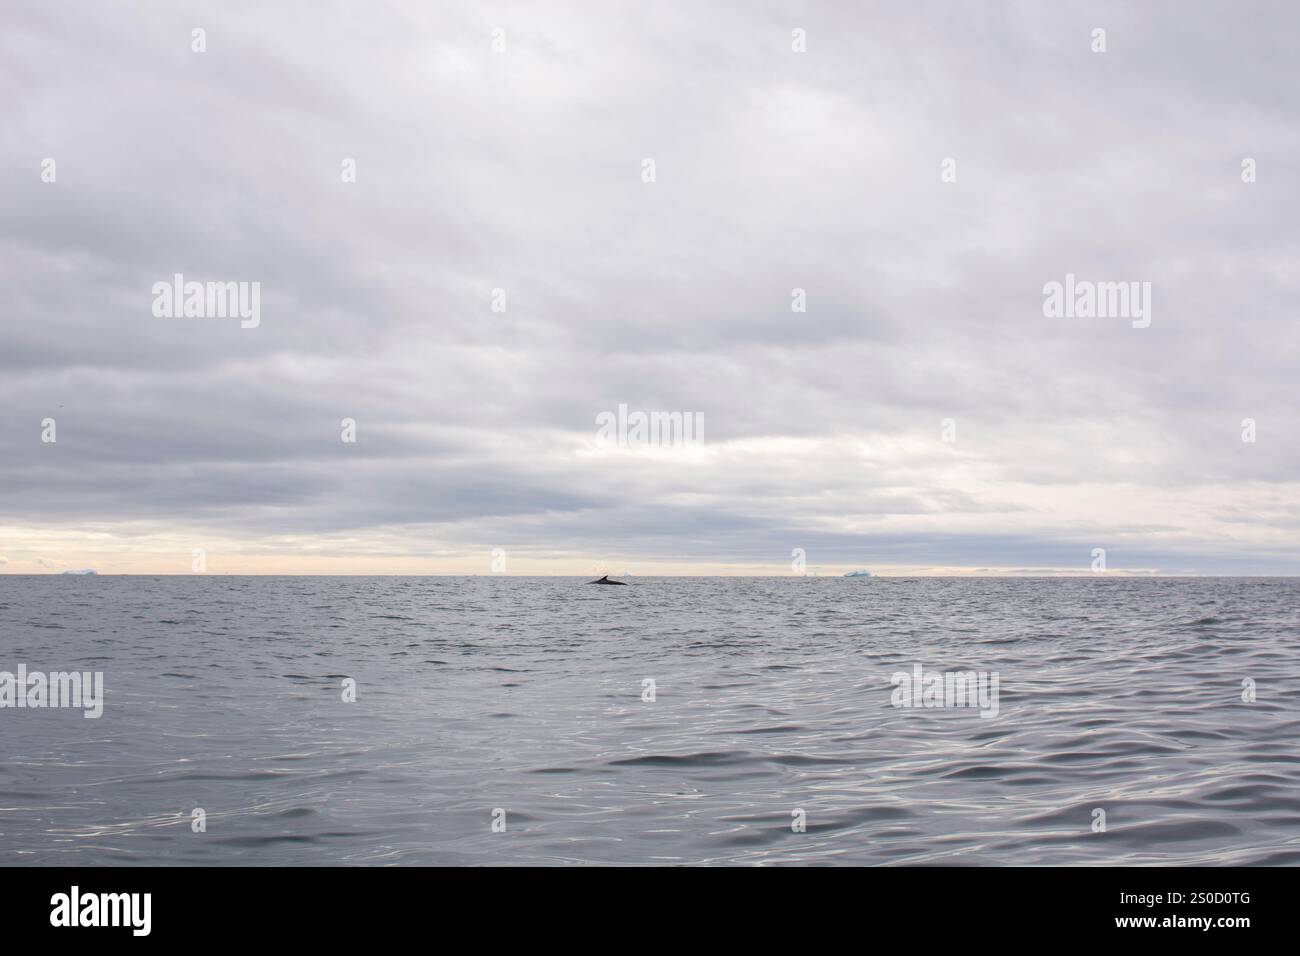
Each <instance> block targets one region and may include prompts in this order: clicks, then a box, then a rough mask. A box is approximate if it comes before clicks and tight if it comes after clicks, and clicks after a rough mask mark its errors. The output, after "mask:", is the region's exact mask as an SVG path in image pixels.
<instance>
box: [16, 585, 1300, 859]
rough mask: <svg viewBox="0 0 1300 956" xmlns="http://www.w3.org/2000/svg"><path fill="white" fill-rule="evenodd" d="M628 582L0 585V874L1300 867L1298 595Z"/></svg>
mask: <svg viewBox="0 0 1300 956" xmlns="http://www.w3.org/2000/svg"><path fill="white" fill-rule="evenodd" d="M631 580H632V585H631V586H629V587H624V588H610V587H593V586H589V585H587V584H586V583H584V582H583V581H581V580H578V579H572V578H515V577H475V578H414V577H406V578H394V577H383V578H363V577H351V578H336V577H330V578H323V577H317V578H310V577H308V578H302V577H297V578H287V577H286V578H266V577H242V578H241V577H234V578H228V577H203V576H195V577H157V578H130V577H117V578H114V577H98V578H71V577H55V576H49V577H18V576H0V670H8V671H13V670H15V669H16V667H17V666H18V665H19V664H20V663H21V664H25V665H26V666H27V668H28V670H29V671H60V670H71V669H78V670H88V671H102V672H103V674H104V689H105V690H104V692H105V702H104V712H103V716H102V717H101V718H99V719H97V720H92V719H86V718H85V717H83V715H82V713H81V712H80V711H78V710H60V709H36V710H33V709H22V710H18V709H3V710H0V756H3V760H2V761H0V863H3V864H8V865H15V864H77V865H87V864H88V865H94V864H149V863H154V864H181V865H188V864H195V865H200V864H201V865H221V864H255V865H261V864H275V865H299V864H302V865H307V864H310V865H329V864H455V865H461V864H470V865H476V864H566V863H593V864H594V863H613V864H704V863H712V864H741V865H746V864H807V863H818V864H957V865H992V866H1003V865H1033V864H1085V865H1097V864H1174V863H1176V864H1211V865H1213V864H1295V863H1298V862H1300V611H1298V608H1300V581H1297V580H1292V579H1228V578H1217V579H1216V578H1205V579H1143V580H1133V579H1122V578H1078V579H1059V580H1049V579H1000V580H999V579H952V578H948V579H940V578H874V579H843V578H793V577H792V578H788V579H782V578H730V579H727V578H634V579H631ZM918 664H919V665H922V666H923V667H924V668H925V669H926V672H929V671H931V670H939V671H950V670H962V671H969V670H974V671H980V672H988V673H989V674H990V675H991V674H993V673H996V675H997V677H998V711H997V715H996V716H995V717H982V716H980V713H979V710H978V709H972V708H969V707H944V708H927V707H918V708H905V707H896V706H894V705H893V703H892V702H891V699H892V698H893V697H894V696H895V690H896V687H895V685H894V683H892V682H891V681H892V677H893V675H894V674H895V673H897V672H900V671H901V672H908V673H911V672H913V669H914V667H915V665H918ZM345 678H350V679H352V680H355V682H356V699H355V701H351V702H346V701H344V699H343V697H344V690H343V687H344V680H345ZM647 680H653V681H654V700H653V701H649V700H644V699H643V693H644V689H645V686H646V685H645V684H644V683H643V682H644V681H647ZM1244 682H1245V683H1244ZM1250 682H1253V688H1254V697H1255V699H1254V701H1253V702H1247V701H1246V700H1243V693H1244V691H1245V688H1247V687H1249V686H1250ZM1247 696H1249V695H1247ZM196 808H201V809H202V810H203V811H204V814H205V824H206V830H205V831H203V832H195V831H194V827H193V826H192V820H193V819H194V817H193V811H194V810H195V809H196ZM498 810H500V811H504V824H505V827H504V831H503V832H498V830H499V827H498V830H494V828H493V821H494V819H496V820H498V821H499V820H501V819H502V814H500V813H494V812H495V811H498ZM1097 810H1102V811H1104V813H1105V824H1106V825H1105V831H1104V832H1094V826H1095V823H1094V821H1095V820H1097V819H1099V818H1098V817H1097V815H1096V811H1097ZM796 811H802V812H803V818H804V820H805V821H806V828H805V829H804V830H803V832H797V830H796V828H794V827H792V822H794V821H795V820H796V816H795V814H796Z"/></svg>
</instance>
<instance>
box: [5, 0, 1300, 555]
mask: <svg viewBox="0 0 1300 956" xmlns="http://www.w3.org/2000/svg"><path fill="white" fill-rule="evenodd" d="M702 6H708V7H710V8H711V9H707V10H706V9H700V8H701V7H702ZM1197 6H1198V7H1199V9H1193V8H1190V7H1189V6H1188V5H1186V4H1181V3H1175V2H1157V3H1144V4H1141V5H1140V6H1133V5H1129V4H1118V3H1117V4H1096V3H1089V4H1086V5H1085V4H1077V5H1072V4H1065V5H1061V4H1040V3H1023V4H1016V3H1009V4H969V5H954V4H951V3H948V2H940V0H928V2H921V3H916V4H897V5H893V6H891V7H889V8H888V9H884V8H881V9H874V8H873V9H866V8H863V9H848V8H846V7H845V5H843V4H835V3H824V4H814V5H805V4H798V5H783V4H768V5H763V6H762V7H754V6H752V5H747V4H710V5H701V4H690V3H676V2H671V3H666V4H655V5H652V6H650V7H646V6H644V5H634V4H576V3H575V4H547V5H544V7H539V6H538V5H536V4H524V3H519V4H498V5H492V4H483V5H474V6H472V7H471V6H469V5H458V4H426V3H414V2H413V3H409V4H385V5H379V6H376V5H357V4H345V3H310V4H308V3H290V4H277V5H275V6H274V8H271V9H265V8H263V6H262V5H253V6H248V7H234V6H232V5H229V4H217V3H212V4H195V5H184V6H179V5H166V6H163V5H158V4H135V5H132V4H123V5H111V6H109V5H104V4H98V3H91V2H84V3H68V4H54V5H51V4H45V3H37V2H19V3H17V4H16V5H11V7H10V10H9V11H8V12H7V13H6V29H5V30H4V32H3V33H0V86H2V87H3V93H4V100H5V102H6V103H7V104H9V107H10V115H9V117H8V118H7V120H6V122H5V123H4V124H3V126H0V170H2V171H3V175H4V178H5V182H6V184H7V189H6V197H5V204H4V213H3V215H0V246H2V251H3V255H0V276H3V285H4V288H5V290H6V291H7V300H6V309H5V317H4V320H3V324H2V325H0V382H2V383H3V390H4V392H3V394H4V403H3V404H4V411H3V413H2V414H0V488H2V489H3V494H2V495H0V550H3V553H4V554H5V555H6V556H7V557H8V559H9V561H8V563H7V564H6V565H4V567H5V570H6V571H9V572H13V571H24V570H26V571H32V570H39V569H41V568H43V567H47V566H55V567H64V566H67V567H81V566H97V567H100V568H101V569H102V570H115V569H116V570H137V571H177V572H183V571H186V570H188V569H189V565H190V555H191V550H192V549H193V548H202V549H204V550H205V551H206V552H207V553H208V554H209V555H211V558H210V561H211V566H212V569H214V570H288V571H294V570H305V571H313V570H350V571H363V572H364V571H382V570H398V571H464V572H487V571H488V570H489V566H490V565H489V562H490V557H489V555H490V552H491V550H492V549H493V548H502V549H505V550H506V552H507V553H508V554H509V556H510V564H509V568H510V570H511V571H520V572H522V571H532V572H543V573H544V572H547V571H555V572H575V573H585V572H586V571H587V570H588V569H589V568H591V567H595V566H597V565H599V566H603V567H608V568H610V569H632V570H643V571H645V572H647V573H648V572H652V571H668V572H689V571H691V570H702V571H737V572H743V571H778V572H779V571H786V572H788V570H789V563H790V560H791V551H792V550H793V549H795V548H803V549H805V551H806V552H807V555H808V562H809V565H810V566H811V567H814V568H824V569H826V570H834V569H839V568H842V567H848V566H866V567H873V568H896V569H900V570H902V569H914V570H931V569H953V568H964V569H1022V570H1023V569H1074V570H1078V571H1081V572H1086V571H1088V569H1089V566H1090V561H1091V552H1092V549H1093V548H1105V549H1106V550H1107V554H1108V562H1109V564H1110V566H1111V567H1112V568H1118V569H1132V570H1146V571H1151V570H1157V571H1162V572H1171V573H1174V572H1189V571H1190V572H1202V573H1297V572H1300V558H1298V557H1297V555H1298V554H1300V549H1298V548H1297V544H1298V543H1300V480H1297V476H1298V475H1300V442H1297V441H1296V436H1297V434H1300V409H1297V400H1296V394H1297V393H1296V389H1295V383H1294V377H1295V371H1296V368H1297V361H1298V360H1300V333H1298V332H1297V324H1296V322H1295V315H1294V309H1295V302H1296V299H1297V296H1296V293H1297V291H1298V290H1297V286H1298V285H1300V280H1298V279H1297V272H1296V269H1295V266H1294V263H1295V262H1296V261H1297V254H1298V253H1300V248H1298V246H1300V240H1298V239H1297V231H1296V228H1295V222H1296V214H1297V211H1298V210H1300V202H1298V200H1300V193H1298V189H1297V185H1296V176H1295V173H1294V171H1295V170H1296V169H1300V122H1297V120H1298V119H1300V117H1298V116H1297V110H1298V108H1297V106H1296V104H1295V98H1294V95H1293V94H1294V90H1296V89H1297V88H1300V64H1298V63H1297V61H1296V58H1295V57H1294V55H1293V49H1292V46H1293V44H1292V42H1291V39H1290V38H1292V37H1294V35H1295V28H1296V26H1297V20H1298V19H1300V17H1298V15H1297V14H1296V13H1295V11H1294V9H1293V8H1292V7H1291V5H1289V4H1286V3H1283V2H1277V3H1251V4H1247V5H1246V7H1244V8H1242V7H1241V6H1240V5H1235V6H1234V5H1229V4H1202V5H1197ZM196 28H201V29H202V30H203V31H205V33H204V39H205V43H206V50H205V52H202V53H196V52H194V51H193V49H192V43H193V31H194V30H195V29H196ZM1096 28H1104V29H1105V31H1106V51H1105V52H1104V53H1097V52H1094V51H1093V49H1092V47H1093V45H1094V39H1093V31H1094V29H1096ZM796 29H801V30H804V31H806V37H807V49H806V52H802V53H800V52H795V51H794V50H793V49H792V31H793V30H796ZM494 31H500V32H499V33H495V34H494ZM494 38H495V40H496V46H497V47H498V49H494ZM502 43H504V49H499V47H500V46H501V45H502ZM949 158H950V159H952V160H954V161H955V167H953V168H955V170H956V181H955V182H945V181H943V179H942V177H941V171H942V169H943V166H942V164H943V161H944V160H945V159H949ZM1247 158H1250V159H1253V160H1254V161H1255V163H1256V166H1257V170H1258V174H1257V181H1255V182H1253V183H1245V182H1243V181H1242V162H1243V160H1244V159H1247ZM45 159H53V160H54V161H55V163H56V166H55V168H56V171H57V174H56V178H55V181H54V182H46V181H43V178H42V171H43V165H42V163H43V160H45ZM349 159H351V160H354V161H355V164H356V181H355V182H344V181H343V176H342V174H341V170H342V169H343V165H344V162H345V160H349ZM645 159H653V160H654V167H655V181H654V182H652V183H651V182H645V181H644V180H643V175H642V172H643V161H644V160H645ZM174 273H183V274H184V275H185V276H186V278H188V279H195V280H200V281H205V280H214V281H217V280H220V281H246V282H253V281H256V282H259V283H260V286H261V296H262V305H261V324H260V325H259V327H258V328H256V329H241V328H240V326H239V322H238V320H228V319H211V318H191V319H184V318H157V317H155V316H154V315H153V314H152V313H151V302H152V295H151V292H150V289H151V286H152V285H153V283H155V282H157V281H159V280H169V279H170V277H171V276H172V275H173V274H174ZM1067 273H1072V274H1075V275H1077V276H1079V277H1081V278H1087V279H1093V280H1108V281H1145V282H1150V283H1151V285H1152V290H1153V292H1152V323H1151V326H1150V327H1149V328H1145V329H1135V328H1133V327H1132V326H1131V323H1130V322H1129V321H1127V320H1126V319H1123V318H1107V319H1101V318H1098V319H1080V318H1074V319H1049V318H1045V317H1044V314H1043V286H1044V284H1045V283H1048V282H1052V281H1062V280H1063V279H1064V277H1065V275H1066V274H1067ZM794 289H803V290H805V292H806V299H807V311H806V312H794V311H792V308H791V303H792V290H794ZM494 290H503V292H504V302H505V311H494V310H493V304H494ZM495 301H497V303H498V305H499V303H500V300H499V298H498V299H497V300H495ZM620 403H625V404H627V405H628V406H630V407H632V408H634V409H643V410H647V411H650V410H663V411H684V412H697V413H701V414H702V415H703V417H704V420H705V422H706V429H705V436H706V437H705V441H704V443H703V444H702V445H700V446H698V447H692V448H687V449H677V450H664V449H643V450H638V449H630V450H629V449H618V448H610V447H608V446H607V445H605V444H603V443H601V442H600V441H599V440H598V439H597V433H596V425H595V421H596V416H597V415H599V414H600V413H601V412H604V411H612V410H614V409H616V408H617V407H618V405H619V404H620ZM344 418H351V419H354V420H355V421H356V423H357V438H358V440H357V441H356V442H355V443H345V442H343V441H341V440H340V429H341V425H340V423H341V421H342V419H344ZM1248 418H1249V419H1252V420H1253V421H1254V422H1255V423H1256V429H1257V431H1256V440H1255V441H1254V442H1244V441H1243V440H1242V430H1243V424H1242V423H1243V420H1244V419H1248ZM45 419H54V421H55V422H56V427H57V440H56V441H54V442H48V441H42V434H43V429H44V426H43V425H42V422H43V421H44V420H45ZM945 419H951V425H950V426H949V431H948V437H953V432H954V430H955V441H945V440H943V439H944V432H943V425H942V424H941V423H942V422H943V421H944V420H945Z"/></svg>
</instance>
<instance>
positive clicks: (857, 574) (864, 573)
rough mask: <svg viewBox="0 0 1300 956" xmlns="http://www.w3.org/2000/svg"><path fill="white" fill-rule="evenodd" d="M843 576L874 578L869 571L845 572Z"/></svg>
mask: <svg viewBox="0 0 1300 956" xmlns="http://www.w3.org/2000/svg"><path fill="white" fill-rule="evenodd" d="M844 576H845V577H846V578H870V577H875V575H873V574H872V573H871V572H870V571H846V572H845V573H844Z"/></svg>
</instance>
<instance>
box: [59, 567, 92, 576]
mask: <svg viewBox="0 0 1300 956" xmlns="http://www.w3.org/2000/svg"><path fill="white" fill-rule="evenodd" d="M59 573H60V574H80V575H86V574H94V573H95V569H94V568H84V569H83V570H81V571H61V572H59Z"/></svg>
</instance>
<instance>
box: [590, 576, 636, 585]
mask: <svg viewBox="0 0 1300 956" xmlns="http://www.w3.org/2000/svg"><path fill="white" fill-rule="evenodd" d="M587 583H588V584H617V585H618V586H619V587H623V588H625V587H627V582H626V581H611V580H610V579H609V575H608V574H606V575H605V576H604V577H602V578H601V579H600V580H599V581H588V582H587Z"/></svg>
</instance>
